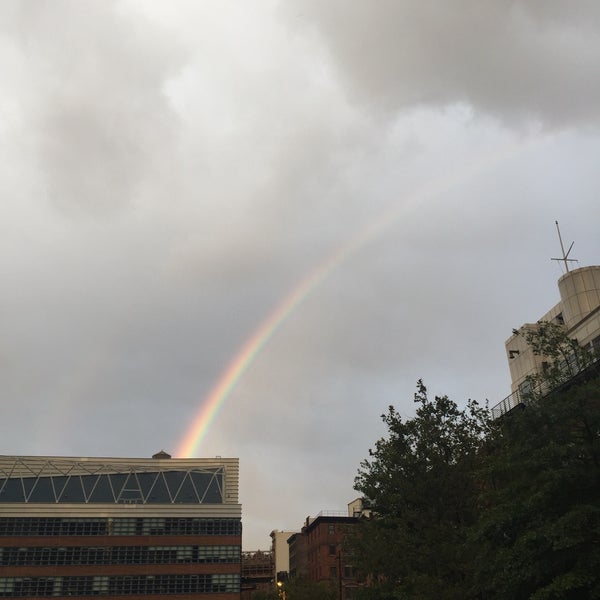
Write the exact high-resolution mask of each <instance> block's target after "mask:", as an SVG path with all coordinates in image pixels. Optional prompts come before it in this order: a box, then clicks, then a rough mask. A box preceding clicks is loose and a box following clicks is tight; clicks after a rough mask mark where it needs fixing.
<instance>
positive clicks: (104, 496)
mask: <svg viewBox="0 0 600 600" xmlns="http://www.w3.org/2000/svg"><path fill="white" fill-rule="evenodd" d="M238 481H239V465H238V459H237V458H214V459H209V458H192V459H173V458H171V457H170V456H169V455H168V454H166V453H165V452H160V453H158V454H156V455H155V456H154V457H153V458H65V457H51V456H37V457H32V456H0V596H10V597H21V598H44V597H47V598H50V597H52V598H56V597H62V596H76V597H78V598H92V597H97V596H102V597H105V598H107V599H116V598H119V599H121V600H124V599H128V600H137V599H140V600H141V599H142V598H148V597H152V598H156V599H157V600H159V599H160V598H167V597H173V596H175V597H179V598H182V600H183V599H191V598H204V599H209V598H211V599H218V600H234V599H235V600H239V598H240V574H241V533H242V529H241V506H240V504H239V503H238Z"/></svg>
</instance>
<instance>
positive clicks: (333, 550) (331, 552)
mask: <svg viewBox="0 0 600 600" xmlns="http://www.w3.org/2000/svg"><path fill="white" fill-rule="evenodd" d="M336 550H337V547H336V546H335V544H331V545H330V546H329V556H335V553H336Z"/></svg>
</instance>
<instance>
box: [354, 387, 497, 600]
mask: <svg viewBox="0 0 600 600" xmlns="http://www.w3.org/2000/svg"><path fill="white" fill-rule="evenodd" d="M414 401H415V403H416V404H417V405H418V406H417V409H416V415H415V417H414V418H412V419H408V420H406V421H404V420H403V419H402V418H401V416H400V415H399V414H398V412H397V411H396V410H395V409H394V408H393V407H389V410H388V413H387V414H386V415H382V418H383V420H384V422H385V423H386V425H387V428H388V436H387V437H386V438H382V439H380V440H378V441H377V442H376V444H375V448H374V449H373V450H370V451H369V458H368V459H366V460H364V461H363V462H362V463H361V466H360V469H359V472H358V476H357V477H356V480H355V489H356V490H358V491H359V492H361V493H362V494H363V495H364V497H365V498H366V499H367V500H368V502H369V503H370V504H371V506H372V508H373V511H374V512H375V514H376V515H377V516H376V517H375V518H373V519H371V520H366V521H363V522H362V523H361V525H360V527H359V528H358V532H357V535H355V536H354V537H353V539H352V540H351V542H350V543H351V545H352V550H353V552H354V554H355V561H356V564H357V565H359V568H361V570H362V571H363V575H365V576H369V577H370V579H371V581H372V585H371V588H370V589H369V590H366V591H364V592H363V595H364V596H365V597H366V596H367V595H369V594H370V595H371V597H379V598H408V597H415V598H436V599H440V600H443V599H448V600H451V599H457V600H459V599H460V600H465V599H466V598H469V597H470V595H471V597H474V596H473V595H472V590H471V573H472V567H471V563H472V556H473V548H471V547H469V544H468V535H467V533H468V531H469V527H470V526H471V525H472V524H473V523H474V522H475V520H476V519H477V493H478V482H477V481H476V479H475V473H476V469H475V464H476V463H477V461H478V460H479V454H478V450H479V448H480V446H481V443H482V439H483V437H484V436H485V434H486V432H487V431H488V428H489V421H488V411H487V409H484V408H482V407H480V406H479V405H478V404H477V403H476V402H473V401H469V402H468V404H467V407H466V408H465V409H464V410H461V409H459V408H458V406H457V405H456V404H455V403H454V402H452V401H451V400H449V399H448V397H447V396H441V397H437V396H436V397H435V399H434V400H433V401H431V400H429V398H428V396H427V390H426V388H425V386H424V385H423V383H422V382H421V381H419V382H418V384H417V393H416V394H415V396H414ZM373 594H379V596H373Z"/></svg>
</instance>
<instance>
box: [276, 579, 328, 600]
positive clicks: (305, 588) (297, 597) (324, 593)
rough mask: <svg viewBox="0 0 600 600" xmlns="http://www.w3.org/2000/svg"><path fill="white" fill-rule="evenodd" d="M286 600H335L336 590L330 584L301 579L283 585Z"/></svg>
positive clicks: (290, 580)
mask: <svg viewBox="0 0 600 600" xmlns="http://www.w3.org/2000/svg"><path fill="white" fill-rule="evenodd" d="M283 590H284V591H285V599H286V600H337V597H338V593H337V588H336V586H335V585H334V584H333V583H330V582H315V581H309V580H307V579H303V578H294V579H289V580H288V581H286V582H285V583H284V586H283Z"/></svg>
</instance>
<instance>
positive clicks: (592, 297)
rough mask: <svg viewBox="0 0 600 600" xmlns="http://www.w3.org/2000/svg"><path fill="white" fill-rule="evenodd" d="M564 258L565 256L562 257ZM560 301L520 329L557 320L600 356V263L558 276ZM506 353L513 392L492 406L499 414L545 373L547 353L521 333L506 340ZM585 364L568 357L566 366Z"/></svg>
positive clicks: (568, 369) (570, 370) (573, 371)
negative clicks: (535, 377) (536, 378)
mask: <svg viewBox="0 0 600 600" xmlns="http://www.w3.org/2000/svg"><path fill="white" fill-rule="evenodd" d="M561 260H565V259H561ZM558 290H559V294H560V301H559V302H558V303H557V304H555V305H554V306H553V307H552V308H551V309H550V310H549V311H548V312H546V313H545V314H544V315H542V316H541V317H540V318H539V319H538V320H537V321H536V322H535V323H526V324H524V325H523V326H522V328H521V330H526V331H531V332H535V331H536V330H537V329H539V327H540V323H541V322H549V323H555V324H556V325H558V326H559V327H560V328H562V329H563V330H564V332H565V333H566V335H567V336H568V337H569V338H571V339H574V340H576V341H577V342H578V344H579V345H580V346H581V347H583V348H586V349H588V350H590V351H591V353H593V355H595V356H598V357H600V266H591V267H581V268H579V269H574V270H572V271H570V270H568V271H567V272H566V273H565V274H564V275H563V276H562V277H561V278H560V279H559V280H558ZM505 346H506V356H507V360H508V365H509V369H510V375H511V380H512V383H511V390H512V392H511V394H510V395H509V396H508V397H507V398H505V399H504V400H503V401H502V402H500V403H498V404H497V405H496V406H494V407H493V408H492V416H493V417H499V416H501V415H502V414H504V413H506V412H508V411H510V410H511V409H512V408H514V407H515V406H518V405H519V404H521V403H522V401H523V396H524V395H525V394H527V393H529V392H530V391H531V380H532V377H534V376H536V375H540V374H543V373H544V372H545V369H546V368H547V364H548V363H547V360H548V359H547V357H545V356H543V355H539V354H535V353H534V352H533V350H532V348H531V347H530V346H529V345H528V344H527V342H526V340H525V339H524V337H523V336H522V335H514V334H513V335H512V336H510V337H509V338H508V340H507V341H506V344H505ZM581 368H583V365H581V366H580V365H575V364H571V363H570V362H569V360H568V358H567V359H566V360H565V365H564V369H565V372H568V373H569V374H573V375H576V374H577V373H578V371H579V370H580V369H581Z"/></svg>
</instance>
